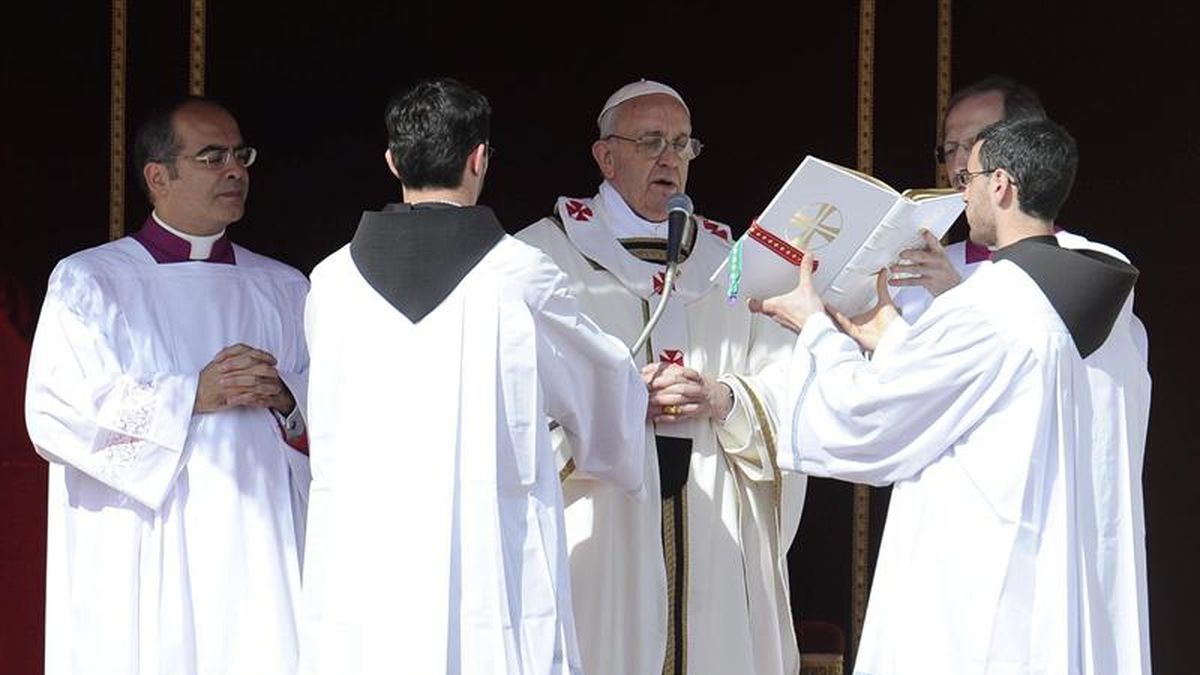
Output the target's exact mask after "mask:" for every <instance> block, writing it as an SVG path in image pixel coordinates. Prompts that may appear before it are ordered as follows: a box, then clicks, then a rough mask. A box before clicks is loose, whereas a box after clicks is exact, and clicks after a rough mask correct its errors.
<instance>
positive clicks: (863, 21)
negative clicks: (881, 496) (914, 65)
mask: <svg viewBox="0 0 1200 675" xmlns="http://www.w3.org/2000/svg"><path fill="white" fill-rule="evenodd" d="M874 89H875V0H860V2H859V19H858V170H859V171H861V172H863V173H866V174H874V173H875V172H874V140H875V139H874V122H875V119H874V116H875V111H874V107H873V101H874V100H875V99H874ZM870 518H871V493H870V491H869V489H868V488H867V487H866V486H865V485H855V486H854V515H853V525H852V527H853V531H852V534H851V550H850V559H851V569H850V576H851V586H850V619H851V635H850V653H851V654H855V653H857V652H858V641H859V638H860V637H861V636H862V627H863V620H864V619H865V618H866V612H867V588H868V581H867V566H868V558H869V555H870V551H869V547H870V541H869V534H870V525H871V523H870Z"/></svg>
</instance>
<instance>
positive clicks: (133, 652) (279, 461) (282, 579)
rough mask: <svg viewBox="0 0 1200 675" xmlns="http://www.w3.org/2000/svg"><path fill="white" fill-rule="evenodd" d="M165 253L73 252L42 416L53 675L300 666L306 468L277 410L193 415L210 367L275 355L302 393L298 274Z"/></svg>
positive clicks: (35, 397)
mask: <svg viewBox="0 0 1200 675" xmlns="http://www.w3.org/2000/svg"><path fill="white" fill-rule="evenodd" d="M234 253H235V255H236V264H233V265H226V264H218V263H209V262H177V263H170V264H158V263H156V262H155V261H154V259H153V258H151V256H150V254H149V253H148V252H147V250H146V249H145V248H143V247H142V245H141V244H140V243H138V242H137V241H135V240H134V239H133V238H130V237H126V238H124V239H120V240H118V241H115V242H112V243H109V244H105V245H103V246H99V247H96V248H93V249H90V250H87V251H83V252H81V253H77V254H75V255H72V256H70V257H68V258H66V259H65V260H63V261H62V262H60V263H59V264H58V266H57V267H56V268H55V270H54V273H53V274H52V275H51V277H50V282H49V287H48V289H47V292H46V301H45V305H44V306H43V308H42V313H41V317H40V319H39V321H38V328H37V334H36V336H35V338H34V343H33V353H32V357H31V360H30V367H29V385H28V395H27V404H26V417H27V420H28V425H29V434H30V436H31V438H32V439H33V442H34V445H35V446H36V447H37V450H38V452H39V453H40V454H41V455H42V456H44V457H45V458H46V459H48V460H49V461H50V490H49V495H50V499H49V503H50V511H49V534H48V540H47V556H46V557H47V563H46V568H47V569H46V576H47V582H46V585H47V592H46V672H47V673H122V674H123V675H126V674H136V675H151V674H158V673H161V674H162V675H179V674H184V675H187V674H190V673H254V674H260V673H261V674H265V675H273V674H276V673H279V674H284V673H292V672H294V671H295V668H296V664H297V656H298V646H297V621H296V619H297V615H296V612H295V609H296V607H295V604H296V601H297V600H298V598H299V590H300V558H299V553H300V548H301V543H300V542H299V541H298V538H299V536H300V532H299V531H300V530H301V528H302V527H303V520H304V510H303V500H304V499H305V498H306V497H305V495H306V493H307V488H308V477H307V476H308V467H307V464H308V460H307V458H305V457H304V456H303V455H301V454H300V453H298V452H296V451H294V450H292V449H291V448H290V447H289V446H288V445H287V444H286V443H285V442H284V440H283V436H282V434H281V431H280V426H279V423H278V422H277V421H276V419H275V417H274V416H273V415H272V413H271V412H270V411H268V410H266V409H262V408H237V409H231V410H224V411H221V412H215V413H208V414H200V415H194V416H193V414H192V407H193V403H194V400H195V395H196V387H197V383H198V379H199V373H200V370H201V369H202V368H203V367H204V366H205V365H207V364H208V363H209V362H210V361H211V360H212V358H213V357H214V356H216V354H217V352H219V351H220V350H221V349H223V348H225V347H227V346H229V345H231V344H234V343H238V342H243V343H245V344H248V345H250V346H252V347H257V348H259V349H263V350H266V351H268V352H270V353H272V354H273V355H274V356H275V357H276V359H278V366H277V368H278V370H279V371H280V374H281V377H282V378H283V379H284V381H285V382H286V384H287V385H288V387H289V389H291V391H292V393H293V395H294V396H295V398H296V400H297V402H298V404H302V402H303V400H304V389H305V376H306V370H307V365H308V357H307V354H306V352H305V348H304V334H303V330H302V324H301V316H302V313H303V306H304V295H305V293H306V292H307V290H308V282H307V281H306V280H305V278H304V276H303V275H302V274H300V273H299V272H298V271H296V270H294V269H292V268H290V267H288V266H286V265H284V264H282V263H279V262H276V261H274V260H271V259H269V258H265V257H263V256H259V255H257V254H254V253H252V252H250V251H247V250H246V249H243V248H240V247H236V246H235V247H234Z"/></svg>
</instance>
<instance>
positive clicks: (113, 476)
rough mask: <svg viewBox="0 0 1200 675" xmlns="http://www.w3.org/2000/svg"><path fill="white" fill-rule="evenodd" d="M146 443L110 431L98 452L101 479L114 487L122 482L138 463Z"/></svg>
mask: <svg viewBox="0 0 1200 675" xmlns="http://www.w3.org/2000/svg"><path fill="white" fill-rule="evenodd" d="M144 445H146V441H143V440H140V439H137V438H133V437H132V436H127V435H125V434H122V433H117V432H113V431H110V432H108V434H107V437H106V438H105V439H104V443H103V445H101V447H100V450H99V452H98V454H99V457H100V462H99V471H100V474H101V475H100V478H101V479H102V480H104V481H105V482H107V483H109V484H112V485H119V484H121V482H122V479H123V478H124V476H125V474H126V473H127V472H128V471H129V468H130V467H132V466H133V464H134V462H136V461H137V459H138V455H139V450H140V449H141V448H142V446H144Z"/></svg>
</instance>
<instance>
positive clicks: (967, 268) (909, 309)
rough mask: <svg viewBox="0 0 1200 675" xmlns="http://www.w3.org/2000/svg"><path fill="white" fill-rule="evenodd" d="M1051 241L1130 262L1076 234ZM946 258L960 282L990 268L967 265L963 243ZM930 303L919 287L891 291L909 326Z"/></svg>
mask: <svg viewBox="0 0 1200 675" xmlns="http://www.w3.org/2000/svg"><path fill="white" fill-rule="evenodd" d="M1054 238H1055V239H1057V240H1058V245H1059V246H1062V247H1063V248H1074V249H1091V250H1093V251H1099V252H1101V253H1106V254H1108V255H1111V256H1112V257H1114V258H1117V259H1118V260H1124V261H1125V262H1129V258H1127V257H1125V254H1123V253H1121V252H1120V251H1118V250H1116V249H1114V248H1112V247H1110V246H1106V245H1104V244H1100V243H1097V242H1093V241H1088V240H1087V239H1086V238H1084V237H1082V236H1080V235H1078V234H1073V233H1071V232H1067V231H1066V230H1058V231H1057V232H1055V233H1054ZM946 258H947V259H948V260H949V261H950V264H951V265H953V266H954V269H955V271H957V272H958V276H959V277H961V278H962V280H963V281H966V280H967V279H969V278H971V275H972V274H974V273H975V272H976V271H977V270H978V269H979V268H980V267H983V266H986V265H989V264H991V261H990V260H975V261H972V262H967V242H966V240H963V241H956V242H954V243H953V244H950V245H949V246H947V247H946ZM933 299H934V296H933V294H932V293H930V292H929V291H927V290H925V289H924V288H922V287H920V286H899V287H893V288H892V302H894V303H895V304H896V308H897V309H899V310H900V314H901V316H903V317H904V320H905V321H907V322H908V323H910V324H913V323H916V321H917V319H919V318H920V317H921V315H922V314H924V313H925V310H927V309H929V305H930V303H932V302H933ZM1128 304H1129V311H1130V313H1131V314H1130V317H1129V319H1128V320H1129V322H1130V330H1132V331H1133V339H1134V340H1135V342H1136V345H1137V348H1138V351H1139V352H1140V353H1141V356H1142V363H1143V365H1144V364H1145V362H1146V358H1147V350H1148V342H1147V338H1146V327H1145V326H1143V325H1142V321H1141V319H1139V318H1137V316H1136V315H1133V314H1132V311H1133V296H1132V295H1131V296H1130V297H1129V303H1128ZM1124 320H1125V319H1122V321H1124Z"/></svg>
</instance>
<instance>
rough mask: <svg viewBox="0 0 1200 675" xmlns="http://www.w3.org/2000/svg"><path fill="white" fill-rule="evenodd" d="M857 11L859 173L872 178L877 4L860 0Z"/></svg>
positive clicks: (872, 1) (870, 0)
mask: <svg viewBox="0 0 1200 675" xmlns="http://www.w3.org/2000/svg"><path fill="white" fill-rule="evenodd" d="M858 8H859V12H858V147H857V151H858V170H859V171H861V172H863V173H865V174H873V173H874V170H873V169H874V164H875V162H874V139H875V132H874V124H875V119H874V117H875V108H874V104H875V100H874V90H875V0H860V1H859V6H858Z"/></svg>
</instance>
